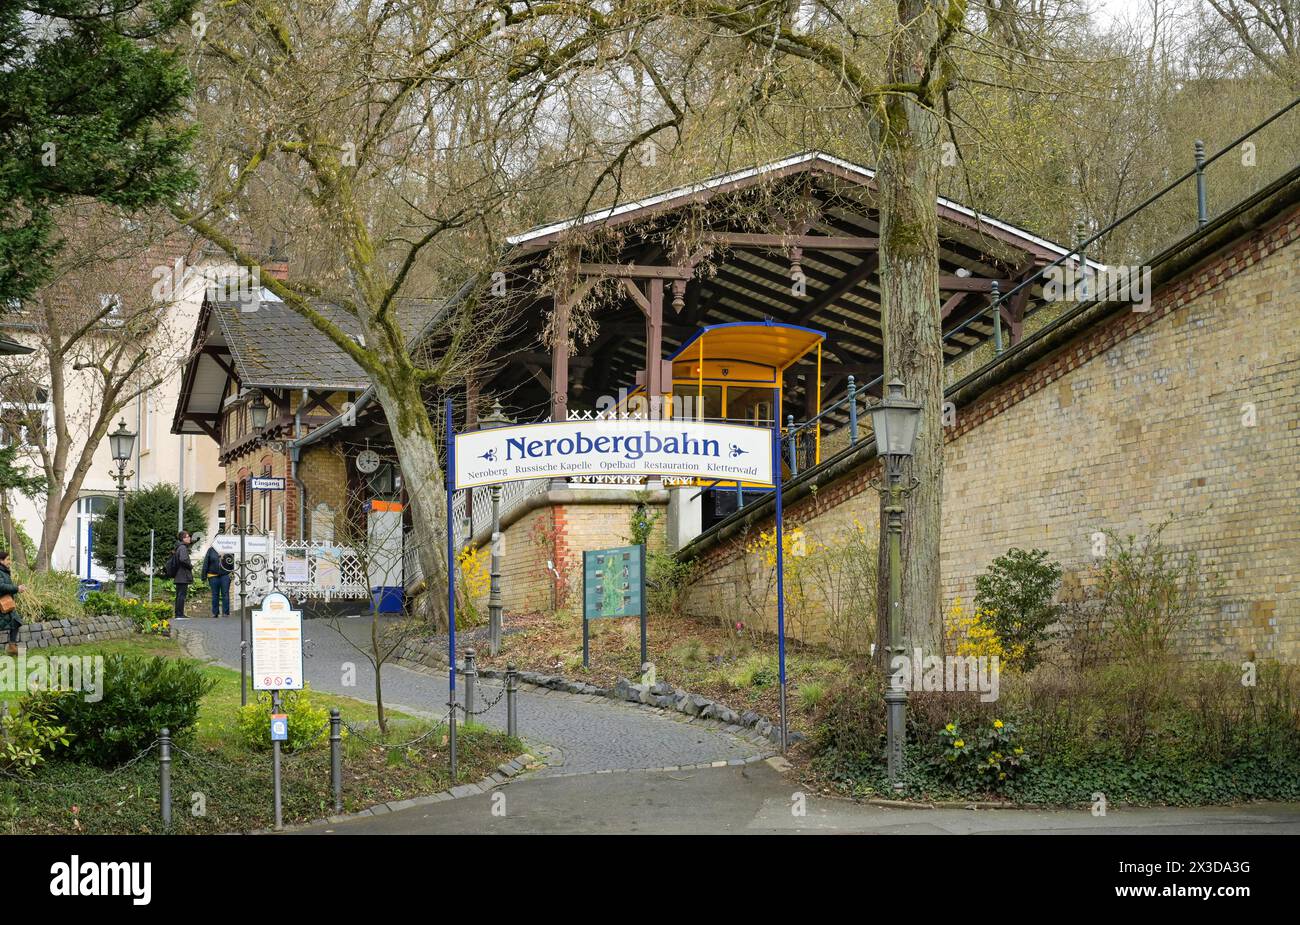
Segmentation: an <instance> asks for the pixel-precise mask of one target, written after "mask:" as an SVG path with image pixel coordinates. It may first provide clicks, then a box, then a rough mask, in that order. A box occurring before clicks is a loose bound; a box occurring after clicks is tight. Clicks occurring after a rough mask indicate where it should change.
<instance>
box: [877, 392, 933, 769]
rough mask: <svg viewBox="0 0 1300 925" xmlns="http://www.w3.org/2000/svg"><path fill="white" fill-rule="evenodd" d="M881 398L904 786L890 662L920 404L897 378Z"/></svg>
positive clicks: (889, 727)
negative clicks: (906, 479) (908, 468)
mask: <svg viewBox="0 0 1300 925" xmlns="http://www.w3.org/2000/svg"><path fill="white" fill-rule="evenodd" d="M885 388H886V391H885V397H884V398H883V399H882V400H881V401H880V403H879V404H876V405H874V406H872V407H871V408H869V409H868V411H869V412H870V414H871V426H872V429H873V430H874V431H875V436H876V452H877V454H878V455H880V456H882V457H883V458H884V460H885V486H884V488H883V489H882V491H883V492H884V493H885V495H886V497H887V499H888V501H887V503H886V504H885V514H886V516H887V517H888V520H887V521H886V532H887V533H888V535H889V648H888V650H887V651H888V656H889V678H890V680H889V687H888V689H887V690H886V691H885V705H886V714H885V720H886V742H887V744H888V756H889V782H890V784H891V785H892V786H893V787H894V789H896V790H899V789H902V787H903V779H902V778H903V744H904V740H905V739H906V737H907V725H906V722H907V719H906V717H907V691H906V690H904V689H903V687H902V685H901V684H900V683H899V678H898V672H897V671H895V670H894V661H895V659H896V658H898V657H899V656H900V655H904V654H905V653H904V652H903V603H902V598H903V577H902V570H903V500H904V499H905V498H906V497H907V495H908V494H909V493H910V492H911V491H912V490H913V489H914V488H916V486H917V485H918V484H919V482H917V480H915V479H913V480H912V484H911V485H908V486H904V485H903V465H904V463H906V462H907V460H909V459H911V458H912V453H913V451H914V448H915V445H916V434H917V431H918V430H919V429H920V426H921V403H920V402H916V401H909V400H908V399H906V398H904V397H903V383H902V382H900V381H899V380H898V379H897V378H894V379H891V380H890V381H889V383H888V385H886V387H885Z"/></svg>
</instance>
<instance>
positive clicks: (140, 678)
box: [35, 655, 216, 768]
mask: <svg viewBox="0 0 1300 925" xmlns="http://www.w3.org/2000/svg"><path fill="white" fill-rule="evenodd" d="M215 684H216V681H215V680H214V679H212V678H209V677H207V676H206V675H205V674H204V673H203V666H202V665H201V664H200V663H199V662H196V661H192V660H190V659H170V658H163V657H161V656H142V655H110V656H106V657H105V658H104V677H103V699H101V700H99V701H98V702H94V703H87V702H86V699H85V694H84V693H83V692H81V691H64V692H59V693H54V692H49V693H44V694H40V695H35V696H37V697H39V698H42V699H43V702H44V703H45V704H47V705H48V706H49V708H50V710H51V712H52V715H53V717H54V718H55V720H56V721H57V722H59V723H61V724H62V725H64V726H66V727H67V729H68V732H69V733H70V734H71V735H72V736H73V739H72V743H71V745H70V746H69V747H68V748H67V749H66V750H65V751H64V752H62V755H61V756H62V757H63V758H66V759H68V760H71V761H84V762H86V763H88V764H94V765H97V766H99V767H102V768H111V767H115V766H117V765H119V764H122V763H123V762H125V761H128V760H130V759H131V758H134V757H135V756H136V755H137V754H139V753H140V751H141V750H142V749H144V748H145V747H146V746H147V745H148V744H149V743H150V742H152V741H154V740H155V739H156V738H158V733H159V731H160V730H162V729H163V728H164V727H166V728H167V729H168V730H170V732H171V736H172V740H173V741H176V742H183V741H185V740H186V739H187V738H188V737H189V736H190V735H191V734H192V733H193V730H194V723H195V721H196V720H197V719H198V715H199V701H201V700H202V699H203V697H204V695H206V694H207V693H208V692H209V691H210V690H212V688H213V686H214V685H215Z"/></svg>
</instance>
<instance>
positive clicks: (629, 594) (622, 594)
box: [582, 546, 645, 620]
mask: <svg viewBox="0 0 1300 925" xmlns="http://www.w3.org/2000/svg"><path fill="white" fill-rule="evenodd" d="M643 549H644V547H642V546H621V547H619V548H617V549H591V550H587V551H586V552H584V553H583V554H582V556H583V569H582V575H583V589H582V592H583V597H584V601H583V603H584V608H583V611H584V613H586V615H587V619H588V620H599V619H601V618H602V617H639V616H640V615H641V610H642V605H643V602H644V598H645V587H644V582H643V581H642V577H643V576H642V574H641V553H642V550H643Z"/></svg>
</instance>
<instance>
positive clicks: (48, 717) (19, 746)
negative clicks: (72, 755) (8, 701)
mask: <svg viewBox="0 0 1300 925" xmlns="http://www.w3.org/2000/svg"><path fill="white" fill-rule="evenodd" d="M0 728H2V731H3V735H0V770H3V771H8V772H10V773H15V774H24V775H25V774H30V773H32V771H34V770H35V769H36V768H37V767H39V766H40V765H42V764H44V763H45V759H46V757H47V756H48V755H49V754H50V753H52V752H53V751H54V750H55V749H56V748H58V747H59V746H65V747H66V746H67V745H68V743H69V742H70V741H71V736H70V734H69V732H68V730H67V728H66V727H64V726H61V725H59V724H58V723H57V722H56V721H55V718H54V714H53V712H52V711H51V710H50V709H49V707H48V705H47V704H45V703H43V702H41V701H39V700H36V699H34V698H27V699H26V700H25V701H24V702H22V703H21V704H20V705H19V706H18V708H17V709H11V710H5V711H4V712H3V714H2V715H0Z"/></svg>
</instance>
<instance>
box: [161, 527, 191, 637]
mask: <svg viewBox="0 0 1300 925" xmlns="http://www.w3.org/2000/svg"><path fill="white" fill-rule="evenodd" d="M193 542H194V539H193V537H191V536H190V534H189V531H187V530H182V531H181V532H180V533H177V534H176V551H175V552H173V553H172V554H171V558H170V559H168V560H167V564H166V565H165V566H163V574H164V575H166V576H167V577H168V578H170V579H171V580H172V581H174V582H176V613H175V617H176V619H178V620H179V619H182V618H184V616H185V598H186V596H187V595H189V593H190V585H191V584H193V583H194V566H193V565H191V564H190V544H191V543H193Z"/></svg>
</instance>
